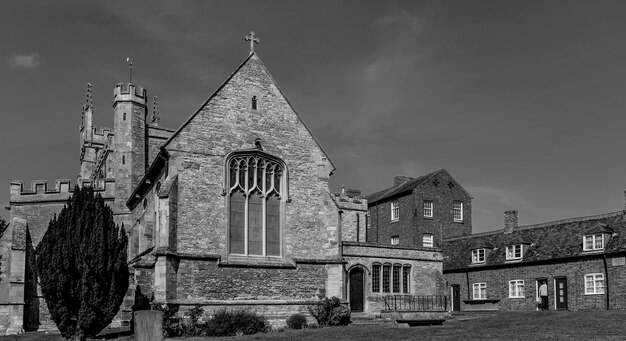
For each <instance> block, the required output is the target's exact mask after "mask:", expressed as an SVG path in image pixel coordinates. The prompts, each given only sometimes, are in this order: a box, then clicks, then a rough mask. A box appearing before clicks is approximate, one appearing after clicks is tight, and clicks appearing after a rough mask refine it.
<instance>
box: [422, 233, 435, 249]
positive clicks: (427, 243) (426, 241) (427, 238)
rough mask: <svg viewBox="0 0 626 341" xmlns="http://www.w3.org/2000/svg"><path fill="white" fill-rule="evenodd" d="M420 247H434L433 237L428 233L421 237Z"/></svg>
mask: <svg viewBox="0 0 626 341" xmlns="http://www.w3.org/2000/svg"><path fill="white" fill-rule="evenodd" d="M422 245H423V246H424V247H433V246H434V242H433V235H432V234H430V233H426V234H424V236H422Z"/></svg>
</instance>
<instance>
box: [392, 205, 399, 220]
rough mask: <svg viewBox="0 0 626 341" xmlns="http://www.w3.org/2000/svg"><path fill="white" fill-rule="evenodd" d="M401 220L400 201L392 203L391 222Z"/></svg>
mask: <svg viewBox="0 0 626 341" xmlns="http://www.w3.org/2000/svg"><path fill="white" fill-rule="evenodd" d="M398 219H400V204H399V203H398V200H394V201H392V202H391V221H397V220H398Z"/></svg>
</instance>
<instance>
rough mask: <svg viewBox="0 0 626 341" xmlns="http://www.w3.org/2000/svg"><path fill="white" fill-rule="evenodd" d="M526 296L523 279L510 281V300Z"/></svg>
mask: <svg viewBox="0 0 626 341" xmlns="http://www.w3.org/2000/svg"><path fill="white" fill-rule="evenodd" d="M525 294H526V293H525V288H524V280H523V279H514V280H512V281H509V298H525V297H526V296H525Z"/></svg>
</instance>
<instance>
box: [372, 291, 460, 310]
mask: <svg viewBox="0 0 626 341" xmlns="http://www.w3.org/2000/svg"><path fill="white" fill-rule="evenodd" d="M382 299H383V303H384V309H385V310H387V311H448V296H444V295H388V296H382Z"/></svg>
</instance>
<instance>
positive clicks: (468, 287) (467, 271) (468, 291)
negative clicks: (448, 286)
mask: <svg viewBox="0 0 626 341" xmlns="http://www.w3.org/2000/svg"><path fill="white" fill-rule="evenodd" d="M465 280H467V299H468V300H471V299H472V297H471V296H470V286H469V269H468V268H465Z"/></svg>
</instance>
